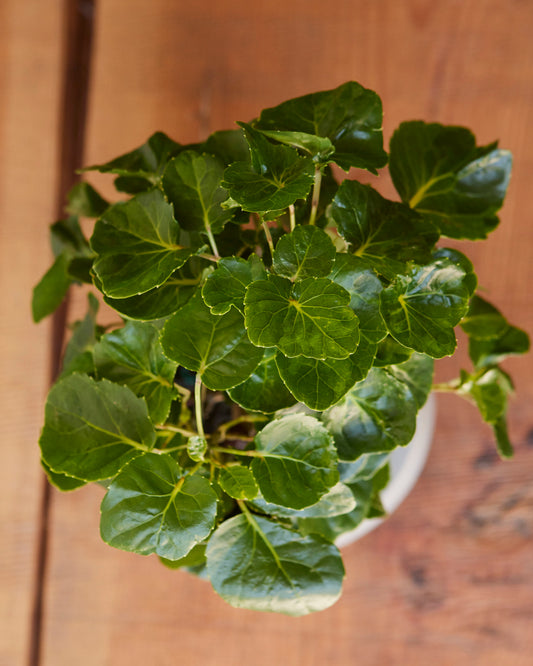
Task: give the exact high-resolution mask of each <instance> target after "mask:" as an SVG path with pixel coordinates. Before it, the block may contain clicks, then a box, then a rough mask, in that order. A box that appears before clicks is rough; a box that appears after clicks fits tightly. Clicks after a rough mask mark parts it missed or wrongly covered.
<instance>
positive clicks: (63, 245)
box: [50, 215, 93, 258]
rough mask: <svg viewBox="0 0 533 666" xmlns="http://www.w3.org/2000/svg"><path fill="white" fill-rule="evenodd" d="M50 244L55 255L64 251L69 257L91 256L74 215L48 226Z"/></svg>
mask: <svg viewBox="0 0 533 666" xmlns="http://www.w3.org/2000/svg"><path fill="white" fill-rule="evenodd" d="M50 244H51V246H52V251H53V253H54V256H56V257H57V256H58V255H60V254H62V253H64V252H66V254H67V255H68V256H69V257H71V258H74V257H80V258H81V257H88V258H89V257H92V256H93V254H92V252H91V248H90V247H89V243H88V241H87V239H86V238H85V236H84V234H83V231H82V230H81V227H80V223H79V221H78V218H77V217H76V216H74V215H71V216H70V217H69V218H67V219H66V220H58V221H57V222H55V223H54V224H52V226H51V227H50Z"/></svg>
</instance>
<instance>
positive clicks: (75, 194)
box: [66, 182, 109, 217]
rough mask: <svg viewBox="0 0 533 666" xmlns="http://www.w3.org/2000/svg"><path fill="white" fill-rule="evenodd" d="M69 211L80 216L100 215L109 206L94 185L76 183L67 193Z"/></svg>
mask: <svg viewBox="0 0 533 666" xmlns="http://www.w3.org/2000/svg"><path fill="white" fill-rule="evenodd" d="M67 201H68V204H67V208H66V210H67V212H68V213H70V214H71V215H79V216H80V217H100V215H102V213H103V212H104V211H105V210H106V208H107V207H108V206H109V202H108V201H106V200H105V199H104V198H103V197H101V196H100V195H99V194H98V192H97V191H96V190H95V189H94V187H93V186H92V185H90V184H89V183H85V182H80V183H76V184H75V185H74V187H72V188H71V190H70V192H69V193H68V194H67Z"/></svg>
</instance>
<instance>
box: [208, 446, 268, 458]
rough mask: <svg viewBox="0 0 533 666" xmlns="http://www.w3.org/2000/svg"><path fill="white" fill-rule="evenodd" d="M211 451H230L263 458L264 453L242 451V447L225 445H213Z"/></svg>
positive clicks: (240, 454) (235, 453)
mask: <svg viewBox="0 0 533 666" xmlns="http://www.w3.org/2000/svg"><path fill="white" fill-rule="evenodd" d="M209 450H210V451H218V452H219V453H230V454H231V455H236V456H248V457H252V458H254V457H255V458H262V457H263V454H262V453H261V452H260V451H241V450H240V449H229V448H227V447H225V446H211V447H210V449H209Z"/></svg>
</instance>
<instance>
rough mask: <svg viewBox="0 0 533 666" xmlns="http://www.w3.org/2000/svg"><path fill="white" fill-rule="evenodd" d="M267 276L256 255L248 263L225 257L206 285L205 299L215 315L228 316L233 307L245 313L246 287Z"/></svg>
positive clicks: (203, 293) (204, 289)
mask: <svg viewBox="0 0 533 666" xmlns="http://www.w3.org/2000/svg"><path fill="white" fill-rule="evenodd" d="M266 275H267V274H266V270H265V267H264V265H263V262H262V261H261V259H259V257H258V256H257V255H255V254H252V255H251V256H250V257H249V258H248V260H247V261H246V260H244V259H239V258H237V257H223V258H222V259H221V260H220V261H219V262H218V266H217V268H216V270H215V271H213V272H212V273H211V274H210V275H209V276H208V278H207V280H206V281H205V283H204V286H203V288H202V296H203V299H204V301H205V302H206V303H207V305H209V307H210V308H211V312H212V313H213V314H217V315H221V314H226V312H229V309H230V308H231V306H232V305H233V307H235V308H236V309H237V310H239V312H244V296H245V293H246V287H247V286H248V285H249V284H250V282H253V281H254V280H260V279H264V278H266Z"/></svg>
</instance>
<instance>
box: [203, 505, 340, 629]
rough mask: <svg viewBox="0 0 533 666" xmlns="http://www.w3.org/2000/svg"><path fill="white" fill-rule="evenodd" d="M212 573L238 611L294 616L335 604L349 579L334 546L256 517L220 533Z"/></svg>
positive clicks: (213, 545)
mask: <svg viewBox="0 0 533 666" xmlns="http://www.w3.org/2000/svg"><path fill="white" fill-rule="evenodd" d="M207 571H208V575H209V579H210V581H211V583H212V585H213V588H214V589H215V591H216V592H217V593H218V594H219V595H220V596H221V597H222V598H223V599H224V600H225V601H227V602H228V603H229V604H231V605H232V606H235V607H237V608H249V609H251V610H259V611H271V612H277V613H285V614H287V615H293V616H298V615H306V614H307V613H312V612H313V611H318V610H324V609H325V608H328V607H329V606H331V605H332V604H333V603H335V601H336V600H337V599H338V597H339V596H340V593H341V587H342V580H343V577H344V567H343V565H342V559H341V556H340V554H339V551H338V550H337V548H336V547H335V546H334V545H333V544H331V543H327V542H326V541H323V540H322V539H320V538H317V537H314V536H311V537H302V536H301V535H299V534H297V533H296V532H293V531H292V530H288V529H286V528H284V527H281V526H280V525H278V524H276V523H274V522H272V521H270V520H268V519H267V518H262V517H260V516H252V515H251V514H246V515H243V514H241V515H239V516H235V517H233V518H230V519H229V520H226V521H225V522H224V523H222V525H221V526H220V527H219V528H218V529H217V530H216V531H215V533H214V534H213V536H212V537H211V538H210V540H209V544H208V546H207Z"/></svg>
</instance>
